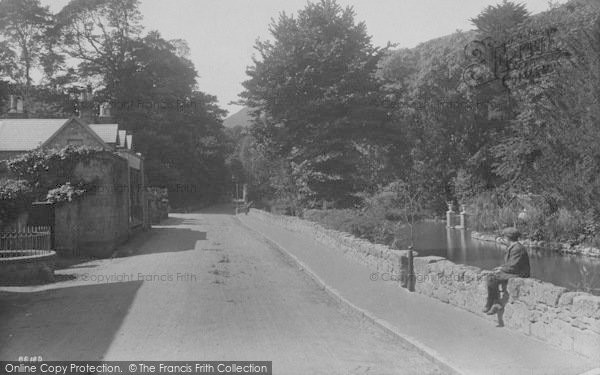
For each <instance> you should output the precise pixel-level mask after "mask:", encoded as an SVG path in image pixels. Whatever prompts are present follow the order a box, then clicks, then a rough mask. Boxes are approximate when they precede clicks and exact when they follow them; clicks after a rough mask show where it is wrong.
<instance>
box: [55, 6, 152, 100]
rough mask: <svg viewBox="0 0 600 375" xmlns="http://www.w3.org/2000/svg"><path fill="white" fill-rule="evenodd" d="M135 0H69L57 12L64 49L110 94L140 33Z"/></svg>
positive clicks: (85, 74)
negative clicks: (97, 79) (99, 80)
mask: <svg viewBox="0 0 600 375" xmlns="http://www.w3.org/2000/svg"><path fill="white" fill-rule="evenodd" d="M138 6H139V0H71V2H70V3H69V4H67V5H66V6H65V7H64V8H63V9H62V10H61V11H60V12H59V13H58V14H57V21H58V22H57V29H58V30H59V32H60V39H61V45H62V47H63V49H64V51H65V52H66V53H67V54H68V55H69V56H70V57H72V58H74V59H76V60H77V61H79V62H80V63H79V69H78V70H79V74H80V76H82V77H86V78H90V77H95V78H98V77H99V78H101V79H102V81H103V83H104V86H105V90H106V97H108V98H110V97H111V96H112V95H113V93H114V91H115V90H117V89H118V86H119V84H120V82H121V80H122V79H124V78H125V76H126V74H127V73H126V72H127V71H128V69H127V68H128V67H130V66H131V63H132V53H133V48H134V43H135V41H136V40H137V39H138V37H139V36H140V33H141V30H142V26H141V19H142V16H141V13H140V11H139V9H138Z"/></svg>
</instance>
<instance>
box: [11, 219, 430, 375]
mask: <svg viewBox="0 0 600 375" xmlns="http://www.w3.org/2000/svg"><path fill="white" fill-rule="evenodd" d="M121 255H123V256H122V257H118V258H114V259H108V260H101V261H93V262H89V263H85V264H80V265H76V266H74V267H72V268H68V269H65V270H61V271H59V272H60V273H61V274H63V275H69V277H70V278H73V277H74V279H72V280H67V281H63V282H59V283H55V284H52V285H47V286H45V287H43V288H3V290H4V291H2V292H0V303H1V305H0V360H16V359H17V357H18V356H23V355H41V356H42V357H43V358H44V359H45V360H61V359H63V360H97V359H104V360H236V361H240V360H254V361H256V360H269V361H273V373H274V374H376V375H382V374H425V373H436V374H437V373H441V371H440V370H439V368H438V367H437V366H435V365H434V364H432V363H431V362H429V361H428V360H426V359H424V358H422V357H421V356H420V355H418V354H417V353H415V352H413V351H412V350H410V349H407V348H404V347H403V346H402V345H401V344H400V343H399V342H398V341H397V340H395V339H394V338H393V337H390V336H389V335H388V334H387V333H384V332H383V331H381V330H379V329H378V328H376V327H373V326H371V325H370V324H369V323H366V322H363V321H362V320H360V319H358V318H356V317H354V316H352V315H350V314H347V313H345V312H344V311H342V310H341V309H340V308H339V307H338V305H337V304H336V303H335V302H333V300H332V299H331V298H330V297H329V296H328V295H327V294H326V293H325V292H324V291H322V290H321V289H320V288H319V287H318V286H317V285H316V284H315V283H314V282H313V281H312V280H310V279H309V278H308V277H307V276H306V275H305V274H304V273H303V272H302V271H300V270H298V269H297V268H296V267H295V265H293V264H290V263H289V261H288V260H287V259H286V258H285V257H284V256H282V255H281V253H280V252H279V251H278V250H277V249H274V248H272V247H270V246H269V245H267V244H266V243H265V242H264V241H262V240H261V239H260V238H259V237H257V236H256V235H255V234H253V233H251V232H249V231H248V230H246V229H245V228H243V227H242V226H241V225H240V224H239V223H238V222H237V220H236V219H235V217H234V216H232V215H230V214H228V213H226V212H225V208H220V209H212V210H205V211H202V212H201V213H195V214H172V215H171V217H170V218H169V219H168V220H167V221H165V222H163V223H162V224H161V225H160V226H157V227H156V228H155V229H153V230H152V231H151V232H150V233H147V234H143V235H141V236H140V237H138V238H136V239H135V240H133V241H132V242H131V243H129V244H128V245H126V246H125V247H124V248H123V249H122V250H121ZM66 277H67V276H65V278H66Z"/></svg>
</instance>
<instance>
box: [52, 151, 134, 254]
mask: <svg viewBox="0 0 600 375" xmlns="http://www.w3.org/2000/svg"><path fill="white" fill-rule="evenodd" d="M127 168H128V167H127V161H126V160H125V159H123V158H120V157H118V156H116V155H113V154H102V155H97V156H95V157H94V158H93V159H92V160H90V161H89V162H87V163H79V164H78V165H77V167H76V168H75V171H74V176H75V177H76V178H78V179H83V180H85V181H95V182H96V184H97V190H96V191H94V192H88V193H85V194H84V195H83V196H82V197H81V198H76V199H74V200H73V201H72V202H61V203H57V204H56V205H55V225H54V228H55V248H56V251H57V252H58V253H59V254H61V255H67V256H68V255H81V256H92V257H99V258H106V257H110V256H111V255H112V253H113V252H114V250H115V249H116V247H117V246H118V245H119V244H121V243H123V242H124V241H125V240H127V238H128V236H129V200H128V195H129V186H128V175H127Z"/></svg>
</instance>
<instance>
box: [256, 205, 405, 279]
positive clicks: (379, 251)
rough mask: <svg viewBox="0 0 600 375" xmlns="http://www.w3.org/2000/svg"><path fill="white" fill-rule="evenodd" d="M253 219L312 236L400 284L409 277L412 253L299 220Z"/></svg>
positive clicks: (263, 216)
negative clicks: (386, 274)
mask: <svg viewBox="0 0 600 375" xmlns="http://www.w3.org/2000/svg"><path fill="white" fill-rule="evenodd" d="M249 215H251V216H254V217H256V218H258V219H260V220H262V221H264V222H267V223H270V224H273V225H278V226H280V227H283V228H285V229H288V230H290V231H292V232H297V233H300V234H302V235H306V236H310V237H311V238H314V239H315V240H317V241H318V242H320V243H322V244H323V245H325V246H327V247H329V248H332V249H335V250H338V251H340V252H341V253H342V254H344V255H345V256H347V257H349V258H352V259H354V260H356V261H358V262H360V263H362V264H365V265H367V266H369V268H371V269H372V270H374V271H377V272H380V273H388V274H389V275H392V276H393V277H392V280H395V281H398V282H399V283H402V282H403V281H405V280H406V275H407V274H408V269H407V265H408V251H406V250H393V249H390V248H389V247H387V246H385V245H379V244H374V243H372V242H369V241H367V240H363V239H360V238H356V237H354V236H353V235H351V234H348V233H345V232H340V231H337V230H333V229H326V228H324V227H322V226H321V225H319V224H317V223H314V222H311V221H307V220H303V219H300V218H298V217H295V216H284V215H273V214H270V213H268V212H266V211H262V210H256V209H251V210H250V212H249ZM414 253H415V254H416V252H414Z"/></svg>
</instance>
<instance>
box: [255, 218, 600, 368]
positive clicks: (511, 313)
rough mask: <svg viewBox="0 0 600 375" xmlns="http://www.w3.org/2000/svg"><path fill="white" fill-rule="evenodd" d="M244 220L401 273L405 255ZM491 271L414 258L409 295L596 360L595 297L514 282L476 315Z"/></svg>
mask: <svg viewBox="0 0 600 375" xmlns="http://www.w3.org/2000/svg"><path fill="white" fill-rule="evenodd" d="M250 215H252V216H254V217H256V218H258V219H260V220H262V221H264V222H267V223H270V224H273V225H278V226H281V227H283V228H286V229H288V230H291V231H294V232H298V233H300V234H302V235H306V236H311V237H313V238H315V239H316V240H318V241H319V242H321V243H323V244H324V245H326V246H328V247H331V248H333V249H336V250H339V251H340V252H342V253H343V254H344V255H346V256H349V257H351V258H353V259H355V260H357V261H359V262H361V263H364V264H366V265H368V266H369V267H371V269H374V270H377V271H379V272H394V273H397V274H404V272H407V270H406V263H405V261H406V255H407V252H406V251H394V250H391V249H389V248H388V247H387V246H383V245H377V244H373V243H371V242H368V241H365V240H362V239H358V238H356V237H354V236H352V235H350V234H347V233H343V232H338V231H335V230H329V229H325V228H323V227H322V226H320V225H319V224H316V223H313V222H309V221H306V220H302V219H300V218H297V217H292V216H280V215H272V214H270V213H267V212H264V211H260V210H255V209H252V210H251V211H250ZM490 274H491V271H487V270H482V269H480V268H477V267H473V266H466V265H461V264H455V263H452V262H451V261H449V260H447V259H445V258H443V257H435V256H428V257H415V258H414V277H415V292H417V293H421V294H424V295H427V296H429V297H432V298H436V299H438V300H440V301H442V302H445V303H448V304H451V305H453V306H456V307H459V308H462V309H465V310H467V311H470V312H472V313H474V314H477V315H479V316H481V317H482V318H485V319H489V320H490V323H493V324H496V323H497V322H501V323H502V324H504V325H505V326H506V327H508V328H510V329H513V330H516V331H519V332H522V333H524V334H526V335H530V336H533V337H535V338H537V339H540V340H543V341H546V342H548V343H551V344H553V345H556V346H558V347H560V348H563V349H565V350H569V351H574V352H577V353H579V354H582V355H585V356H587V357H590V358H593V359H597V360H599V361H600V296H593V295H591V294H589V293H583V292H571V291H569V290H567V289H566V288H562V287H558V286H555V285H553V284H550V283H546V282H542V281H539V280H536V279H523V278H515V279H511V280H510V281H509V282H508V286H507V293H506V294H505V295H504V296H503V300H502V302H503V303H504V304H505V308H504V311H503V312H501V313H500V314H498V315H493V316H488V315H485V314H484V313H483V312H481V309H482V308H483V306H484V304H485V300H486V296H487V286H486V278H487V277H488V276H489V275H490Z"/></svg>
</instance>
